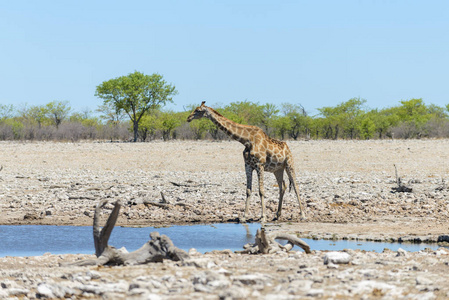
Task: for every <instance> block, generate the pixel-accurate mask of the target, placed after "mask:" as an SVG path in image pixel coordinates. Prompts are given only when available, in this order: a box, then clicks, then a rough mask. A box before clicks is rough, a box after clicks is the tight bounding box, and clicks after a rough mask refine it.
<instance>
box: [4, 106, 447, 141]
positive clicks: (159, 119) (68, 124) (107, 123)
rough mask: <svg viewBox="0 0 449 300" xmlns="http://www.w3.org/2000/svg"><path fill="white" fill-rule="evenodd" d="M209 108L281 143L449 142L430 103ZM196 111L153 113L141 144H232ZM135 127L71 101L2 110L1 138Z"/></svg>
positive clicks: (144, 122)
mask: <svg viewBox="0 0 449 300" xmlns="http://www.w3.org/2000/svg"><path fill="white" fill-rule="evenodd" d="M206 104H207V105H209V106H211V107H213V108H214V109H216V110H217V111H218V112H219V113H221V114H222V115H224V116H225V117H227V118H229V119H231V120H233V121H235V122H238V123H241V124H249V125H256V126H259V127H261V128H262V129H263V130H264V131H265V132H266V133H268V134H269V135H270V136H272V137H276V138H279V139H282V140H285V139H293V140H298V139H384V138H398V139H410V138H448V137H449V104H448V105H446V107H440V106H437V105H433V104H430V105H427V104H425V103H424V101H423V100H422V99H410V100H404V101H399V103H398V105H396V106H393V107H390V108H384V109H377V108H376V109H370V108H368V107H366V100H364V99H360V98H352V99H349V100H348V101H346V102H342V103H340V104H338V105H336V106H329V107H322V108H319V109H318V112H319V114H317V115H314V116H311V115H309V114H308V113H307V110H306V108H305V107H303V106H302V105H301V104H291V103H283V104H280V105H275V104H259V103H257V102H251V101H241V102H232V103H230V104H228V105H224V106H223V105H213V104H211V103H206ZM195 106H196V105H192V106H190V107H188V108H186V111H183V112H174V111H170V110H163V109H161V108H160V107H155V108H153V109H149V110H148V111H147V112H146V113H145V114H144V115H143V116H142V117H141V118H140V119H139V120H138V122H139V123H138V127H137V136H138V140H139V141H151V140H156V139H163V140H171V139H213V140H221V139H228V137H227V136H226V135H225V134H224V133H223V132H221V131H220V130H218V128H217V127H216V126H215V125H214V124H213V123H212V122H210V121H209V120H207V119H201V120H195V121H193V122H191V123H187V122H186V119H187V116H188V115H189V113H190V112H191V111H192V110H193V109H194V108H195ZM133 122H135V120H134V121H131V118H130V117H129V116H128V115H127V114H126V113H125V112H124V111H123V110H120V109H118V107H117V106H114V105H107V104H103V105H101V106H99V107H98V108H97V109H96V110H95V111H90V110H88V109H86V110H85V111H82V112H73V111H72V109H71V108H70V105H69V103H68V102H64V101H53V102H50V103H48V104H46V105H37V106H27V105H22V106H21V107H15V106H13V105H2V104H0V140H39V141H40V140H61V141H79V140H111V141H131V140H133V138H134V134H135V133H134V129H135V126H133Z"/></svg>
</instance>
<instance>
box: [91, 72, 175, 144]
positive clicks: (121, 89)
mask: <svg viewBox="0 0 449 300" xmlns="http://www.w3.org/2000/svg"><path fill="white" fill-rule="evenodd" d="M177 93H178V92H177V90H176V88H175V86H174V85H171V84H168V83H167V82H166V81H165V80H164V79H163V77H162V75H159V74H152V75H145V74H143V73H140V72H137V71H136V72H134V73H131V74H129V75H127V76H121V77H118V78H114V79H110V80H108V81H105V82H103V83H102V84H100V85H99V86H97V89H96V93H95V96H97V97H99V98H101V99H103V101H104V104H105V105H107V104H112V106H113V107H115V108H116V109H117V110H118V111H124V112H125V113H126V114H127V115H128V116H129V118H130V120H131V122H132V124H133V132H134V142H136V141H137V137H138V131H139V123H140V121H141V119H142V117H143V116H144V115H145V113H147V112H148V111H149V110H152V109H156V108H160V107H161V106H163V105H165V104H166V103H167V102H173V99H172V96H174V95H176V94H177Z"/></svg>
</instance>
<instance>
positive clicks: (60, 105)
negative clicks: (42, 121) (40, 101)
mask: <svg viewBox="0 0 449 300" xmlns="http://www.w3.org/2000/svg"><path fill="white" fill-rule="evenodd" d="M70 110H71V108H70V106H69V102H68V101H52V102H50V103H48V104H47V105H46V106H45V112H46V116H47V118H48V119H50V120H51V122H52V123H53V125H55V126H56V129H58V128H59V125H61V123H62V121H64V120H65V119H66V118H67V117H68V115H69V113H70Z"/></svg>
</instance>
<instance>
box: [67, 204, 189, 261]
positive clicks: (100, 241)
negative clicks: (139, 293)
mask: <svg viewBox="0 0 449 300" xmlns="http://www.w3.org/2000/svg"><path fill="white" fill-rule="evenodd" d="M107 203H108V201H107V200H103V201H101V202H100V203H99V204H98V205H97V207H96V208H95V215H94V222H93V235H94V244H95V255H96V256H97V258H96V259H91V260H82V261H77V262H74V263H61V264H60V265H63V266H91V265H97V266H100V265H101V266H102V265H138V264H146V263H150V262H162V261H163V260H164V259H170V260H174V261H182V260H185V259H187V258H189V255H188V254H187V253H186V252H185V251H184V250H182V249H179V248H177V247H175V246H174V245H173V242H172V241H171V240H170V238H169V237H167V236H166V235H159V233H158V232H152V233H150V240H149V241H148V242H146V243H145V244H144V245H143V246H142V247H141V248H140V249H138V250H136V251H133V252H128V251H127V250H126V249H125V248H120V249H117V248H115V247H113V246H110V245H108V241H109V237H110V236H111V233H112V230H113V229H114V226H115V223H116V221H117V218H118V214H119V211H120V207H121V204H120V202H119V201H116V202H115V203H114V209H113V210H112V213H111V214H110V215H109V218H108V220H107V221H106V225H105V226H104V227H103V228H101V227H100V224H99V223H100V212H101V209H102V208H103V207H104V206H105V205H106V204H107Z"/></svg>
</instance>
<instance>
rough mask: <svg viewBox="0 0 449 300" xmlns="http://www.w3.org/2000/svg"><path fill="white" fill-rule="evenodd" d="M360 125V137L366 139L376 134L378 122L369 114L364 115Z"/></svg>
mask: <svg viewBox="0 0 449 300" xmlns="http://www.w3.org/2000/svg"><path fill="white" fill-rule="evenodd" d="M358 126H359V128H358V130H359V132H360V137H361V138H362V139H364V140H369V139H371V138H372V137H373V136H374V133H375V132H376V124H375V123H374V121H373V120H372V119H371V118H370V117H369V116H366V117H364V118H363V119H362V120H361V121H360V123H359V124H358Z"/></svg>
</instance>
